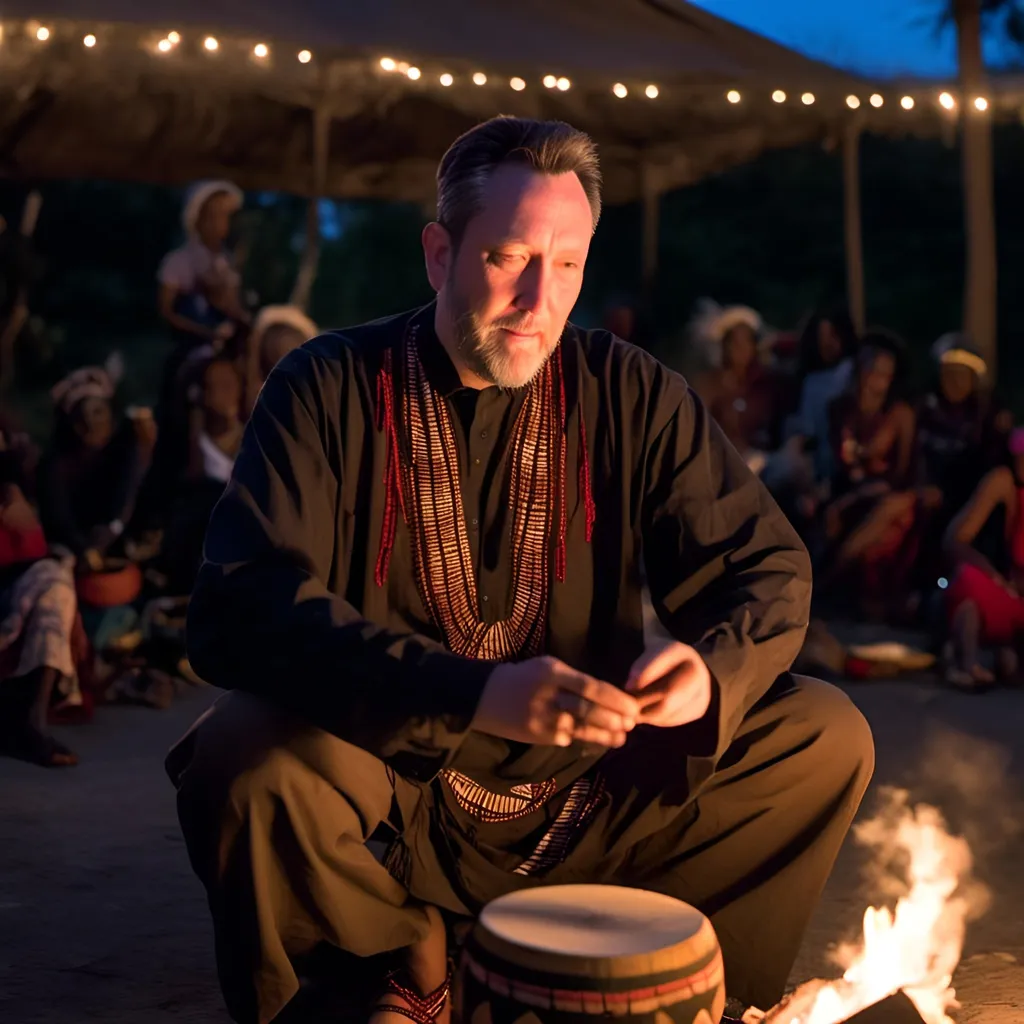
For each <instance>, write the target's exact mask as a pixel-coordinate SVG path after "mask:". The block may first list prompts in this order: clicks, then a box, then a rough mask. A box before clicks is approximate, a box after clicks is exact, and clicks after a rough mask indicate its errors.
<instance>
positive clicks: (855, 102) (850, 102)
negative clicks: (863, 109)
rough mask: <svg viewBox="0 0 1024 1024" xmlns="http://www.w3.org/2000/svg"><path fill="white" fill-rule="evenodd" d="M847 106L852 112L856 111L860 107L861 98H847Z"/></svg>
mask: <svg viewBox="0 0 1024 1024" xmlns="http://www.w3.org/2000/svg"><path fill="white" fill-rule="evenodd" d="M846 105H847V106H848V107H849V108H850V109H851V110H856V109H857V108H858V107H859V106H860V97H859V96H847V97H846Z"/></svg>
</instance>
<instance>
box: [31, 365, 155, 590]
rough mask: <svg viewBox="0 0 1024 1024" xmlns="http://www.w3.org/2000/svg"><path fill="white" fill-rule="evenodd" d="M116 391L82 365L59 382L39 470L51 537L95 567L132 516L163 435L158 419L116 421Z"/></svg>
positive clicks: (100, 374) (45, 520) (103, 375)
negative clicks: (51, 430)
mask: <svg viewBox="0 0 1024 1024" xmlns="http://www.w3.org/2000/svg"><path fill="white" fill-rule="evenodd" d="M114 391H115V387H114V382H113V380H112V379H111V377H110V375H109V374H108V373H107V371H106V370H104V369H102V368H100V367H98V366H88V367H84V368H83V369H80V370H75V371H74V372H73V373H71V374H70V375H68V376H67V377H65V378H64V380H62V381H61V382H60V383H59V384H57V385H56V386H55V387H54V388H53V391H52V396H53V401H54V405H55V412H56V426H55V430H54V437H53V445H52V448H51V450H50V451H49V452H48V453H47V455H46V456H45V457H44V459H43V462H42V463H41V465H40V472H39V496H40V511H41V513H42V518H43V525H44V527H45V529H46V534H47V537H48V538H49V541H50V543H51V544H59V545H63V546H64V547H66V548H68V549H69V550H70V551H71V552H72V553H73V554H74V555H75V556H76V557H77V558H79V559H80V560H81V563H82V564H83V565H85V566H88V567H89V568H91V569H93V570H99V569H100V568H102V565H103V559H104V556H105V555H106V554H107V553H108V552H109V551H110V549H111V548H113V547H114V545H115V543H116V542H117V540H118V538H119V537H120V536H121V535H122V533H123V532H124V528H125V524H126V523H128V522H129V520H130V519H131V516H132V512H133V511H134V508H135V500H136V497H137V496H138V492H139V487H140V485H141V483H142V480H143V477H144V476H145V473H146V470H147V468H148V466H149V461H150V457H151V455H152V452H153V445H154V443H155V441H156V425H155V423H154V422H153V419H152V417H149V416H140V417H138V418H136V419H134V420H129V419H123V420H121V422H120V423H119V422H118V421H117V419H116V418H115V415H114V405H113V399H114Z"/></svg>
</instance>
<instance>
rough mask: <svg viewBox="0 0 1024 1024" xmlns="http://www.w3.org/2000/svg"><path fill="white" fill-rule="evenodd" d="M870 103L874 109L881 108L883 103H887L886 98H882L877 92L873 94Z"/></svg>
mask: <svg viewBox="0 0 1024 1024" xmlns="http://www.w3.org/2000/svg"><path fill="white" fill-rule="evenodd" d="M869 102H870V104H871V106H873V107H880V106H881V105H882V104H883V103H885V98H884V97H883V96H880V95H879V94H878V93H877V92H876V93H872V95H871V99H870V100H869Z"/></svg>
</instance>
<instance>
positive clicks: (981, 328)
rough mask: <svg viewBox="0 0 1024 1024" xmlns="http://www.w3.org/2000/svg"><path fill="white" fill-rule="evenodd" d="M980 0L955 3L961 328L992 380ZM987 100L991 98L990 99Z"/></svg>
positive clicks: (991, 217)
mask: <svg viewBox="0 0 1024 1024" xmlns="http://www.w3.org/2000/svg"><path fill="white" fill-rule="evenodd" d="M981 7H982V4H981V0H954V5H953V13H954V15H955V17H956V27H957V55H958V58H959V64H960V124H961V128H962V132H963V136H962V138H963V142H962V160H963V188H964V233H965V236H966V240H967V260H966V275H965V279H964V318H963V327H964V332H965V333H966V334H967V336H968V337H969V338H970V339H971V340H972V341H973V342H974V343H975V344H976V345H977V346H978V350H979V352H980V353H981V355H982V357H983V358H984V360H985V362H986V363H987V364H988V372H989V375H990V379H991V380H995V378H996V357H997V355H998V353H997V351H996V343H997V302H998V292H997V281H996V277H997V271H998V266H997V256H996V217H995V197H994V186H993V170H992V122H991V118H990V115H989V113H988V112H985V111H979V110H977V109H976V108H975V106H974V101H975V99H976V98H977V97H979V96H985V97H989V93H988V90H987V87H986V83H987V76H986V74H985V62H984V59H983V57H982V52H981V32H982V21H981ZM989 99H990V102H991V97H989Z"/></svg>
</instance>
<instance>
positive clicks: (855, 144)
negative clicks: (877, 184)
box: [842, 118, 867, 334]
mask: <svg viewBox="0 0 1024 1024" xmlns="http://www.w3.org/2000/svg"><path fill="white" fill-rule="evenodd" d="M860 136H861V122H860V119H859V118H851V119H850V121H848V122H847V124H846V127H845V130H844V133H843V146H842V150H843V235H844V238H845V242H846V303H847V305H848V306H849V309H850V319H851V320H852V321H853V326H854V329H855V330H856V331H857V333H858V334H863V333H864V328H865V326H866V323H867V311H866V308H865V295H864V239H863V231H862V222H861V204H860Z"/></svg>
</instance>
